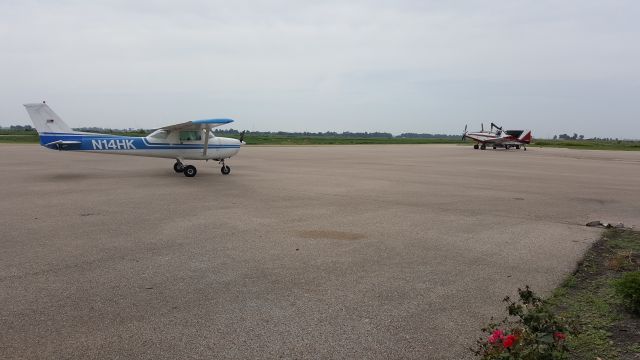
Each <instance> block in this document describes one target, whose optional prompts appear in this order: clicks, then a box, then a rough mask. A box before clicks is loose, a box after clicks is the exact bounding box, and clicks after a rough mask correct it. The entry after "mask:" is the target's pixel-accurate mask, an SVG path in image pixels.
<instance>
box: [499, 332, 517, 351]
mask: <svg viewBox="0 0 640 360" xmlns="http://www.w3.org/2000/svg"><path fill="white" fill-rule="evenodd" d="M516 340H518V338H517V337H515V336H514V335H507V337H506V338H504V340H502V345H504V347H505V348H510V347H512V346H513V343H514V342H516Z"/></svg>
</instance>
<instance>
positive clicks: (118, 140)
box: [40, 133, 240, 151]
mask: <svg viewBox="0 0 640 360" xmlns="http://www.w3.org/2000/svg"><path fill="white" fill-rule="evenodd" d="M60 140H61V141H80V142H81V145H80V148H79V149H74V150H81V151H82V150H85V151H86V150H91V151H100V150H149V149H154V150H169V149H202V148H203V144H169V143H149V142H148V141H147V139H146V138H144V137H131V136H117V135H105V134H69V133H42V134H40V144H41V145H45V144H49V143H52V142H54V141H60ZM207 148H208V149H239V148H240V144H237V145H234V144H209V145H208V146H207Z"/></svg>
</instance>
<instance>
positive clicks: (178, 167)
mask: <svg viewBox="0 0 640 360" xmlns="http://www.w3.org/2000/svg"><path fill="white" fill-rule="evenodd" d="M173 171H175V172H177V173H181V172H183V171H184V165H183V164H182V163H179V162H177V163H175V164H173Z"/></svg>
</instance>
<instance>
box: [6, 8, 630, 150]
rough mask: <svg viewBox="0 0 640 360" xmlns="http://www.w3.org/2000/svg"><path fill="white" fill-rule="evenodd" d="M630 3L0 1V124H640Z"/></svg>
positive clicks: (623, 131) (623, 127) (545, 127)
mask: <svg viewBox="0 0 640 360" xmlns="http://www.w3.org/2000/svg"><path fill="white" fill-rule="evenodd" d="M638 15H640V4H637V2H635V1H607V2H603V1H577V0H576V1H490V2H487V1H467V2H450V1H351V2H344V1H323V2H300V1H259V2H258V1H256V2H252V1H234V2H223V1H182V2H179V3H178V2H173V1H136V2H128V1H119V2H118V1H103V2H100V1H98V2H82V1H55V2H53V1H20V2H6V1H5V2H0V45H2V49H3V52H2V57H0V78H1V79H2V82H1V84H0V124H4V125H8V124H11V123H18V122H22V123H26V122H27V121H28V120H27V116H26V113H25V112H24V110H23V109H22V107H21V104H22V103H24V102H31V101H40V100H42V99H46V100H47V102H48V103H50V104H51V106H52V107H53V108H54V109H55V110H56V111H57V112H58V113H59V114H60V115H61V116H62V117H63V118H65V119H66V120H67V121H68V122H69V123H70V124H71V125H72V126H84V125H87V126H88V125H95V126H105V127H156V126H162V125H166V124H171V123H175V122H181V121H186V120H191V119H198V118H203V117H232V118H234V119H236V120H237V123H236V124H234V125H235V127H239V128H248V129H254V130H309V131H320V130H321V131H324V130H338V131H342V130H352V131H361V130H369V131H374V130H383V131H392V132H394V133H400V132H407V131H412V132H447V133H458V132H460V131H461V129H462V127H464V124H465V123H468V124H470V125H471V126H472V127H474V126H479V123H480V122H485V123H488V122H491V121H494V122H501V123H503V124H504V125H506V126H507V127H520V128H532V129H534V131H535V133H536V134H540V135H544V136H550V135H552V134H554V133H559V132H574V131H577V132H581V133H584V134H586V135H587V136H595V135H600V136H613V137H621V138H623V137H624V138H638V137H640V135H639V134H640V122H639V121H638V120H639V119H638V117H639V116H638V115H639V114H640V105H638V101H636V100H635V98H636V97H637V94H638V87H639V84H640V78H639V77H640V68H639V67H640V65H638V64H640V49H639V47H638V46H637V45H636V42H637V38H638V35H639V31H638V30H639V28H640V25H638V24H637V22H636V19H637V18H638Z"/></svg>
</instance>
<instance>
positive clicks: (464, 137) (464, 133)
mask: <svg viewBox="0 0 640 360" xmlns="http://www.w3.org/2000/svg"><path fill="white" fill-rule="evenodd" d="M466 138H467V124H465V125H464V132H463V133H462V141H464V139H466Z"/></svg>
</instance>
